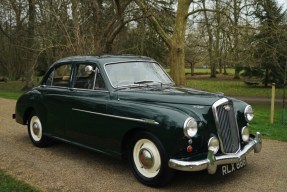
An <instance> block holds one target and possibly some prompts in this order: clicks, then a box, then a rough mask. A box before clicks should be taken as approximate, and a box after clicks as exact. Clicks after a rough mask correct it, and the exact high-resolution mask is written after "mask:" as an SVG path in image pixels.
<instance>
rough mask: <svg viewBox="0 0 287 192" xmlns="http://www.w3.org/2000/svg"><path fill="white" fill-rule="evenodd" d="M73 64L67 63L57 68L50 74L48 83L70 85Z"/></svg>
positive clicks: (61, 85) (62, 85)
mask: <svg viewBox="0 0 287 192" xmlns="http://www.w3.org/2000/svg"><path fill="white" fill-rule="evenodd" d="M71 68H72V66H71V65H68V64H65V65H61V66H59V67H57V68H55V69H54V70H53V71H52V72H51V73H50V75H49V77H48V79H47V81H46V85H51V86H60V87H69V85H70V78H71Z"/></svg>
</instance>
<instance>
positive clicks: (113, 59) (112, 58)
mask: <svg viewBox="0 0 287 192" xmlns="http://www.w3.org/2000/svg"><path fill="white" fill-rule="evenodd" d="M71 61H73V62H96V63H99V64H107V63H120V62H126V61H152V62H154V60H153V59H151V58H149V57H146V56H135V55H101V56H71V57H66V58H62V59H60V60H58V61H56V62H55V64H58V63H65V62H71Z"/></svg>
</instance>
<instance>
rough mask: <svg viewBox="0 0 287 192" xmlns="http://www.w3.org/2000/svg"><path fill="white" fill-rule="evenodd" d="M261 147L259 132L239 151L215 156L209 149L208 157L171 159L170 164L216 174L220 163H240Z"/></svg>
mask: <svg viewBox="0 0 287 192" xmlns="http://www.w3.org/2000/svg"><path fill="white" fill-rule="evenodd" d="M261 148H262V140H261V135H260V133H259V132H257V133H256V135H255V138H254V139H251V140H250V141H249V143H248V144H247V145H246V146H245V147H244V148H243V149H242V150H241V151H239V152H238V153H235V154H227V155H222V156H215V155H214V154H213V152H212V151H208V154H207V158H206V159H203V160H200V161H183V160H177V159H170V160H169V162H168V165H169V167H170V168H172V169H176V170H180V171H201V170H205V169H207V171H208V173H209V174H214V173H215V172H216V169H217V166H218V165H226V164H232V163H238V162H239V161H240V160H241V159H244V158H245V157H246V156H247V154H248V153H250V152H251V151H254V152H255V153H259V152H260V151H261Z"/></svg>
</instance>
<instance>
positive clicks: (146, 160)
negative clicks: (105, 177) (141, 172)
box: [139, 148, 154, 169]
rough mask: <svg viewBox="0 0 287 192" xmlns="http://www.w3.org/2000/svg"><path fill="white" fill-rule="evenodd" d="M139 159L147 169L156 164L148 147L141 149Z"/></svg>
mask: <svg viewBox="0 0 287 192" xmlns="http://www.w3.org/2000/svg"><path fill="white" fill-rule="evenodd" d="M139 161H140V163H141V165H142V166H143V167H144V168H145V169H150V168H152V167H153V165H154V157H153V155H152V153H151V152H150V151H149V150H148V149H145V148H143V149H141V150H140V152H139Z"/></svg>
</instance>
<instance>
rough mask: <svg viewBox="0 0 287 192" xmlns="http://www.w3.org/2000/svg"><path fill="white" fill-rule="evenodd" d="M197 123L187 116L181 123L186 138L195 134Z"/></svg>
mask: <svg viewBox="0 0 287 192" xmlns="http://www.w3.org/2000/svg"><path fill="white" fill-rule="evenodd" d="M197 131H198V124H197V121H196V120H195V119H194V118H193V117H189V118H187V119H186V120H185V122H184V125H183V132H184V135H185V136H186V137H187V138H192V137H194V136H195V135H196V134H197Z"/></svg>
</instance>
